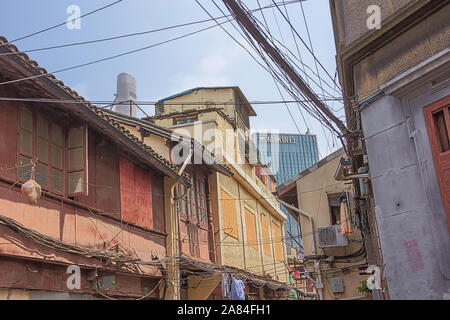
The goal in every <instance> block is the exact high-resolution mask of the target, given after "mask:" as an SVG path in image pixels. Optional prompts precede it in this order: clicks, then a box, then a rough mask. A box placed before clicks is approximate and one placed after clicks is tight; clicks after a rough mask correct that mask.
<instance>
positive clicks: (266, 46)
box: [223, 0, 349, 136]
mask: <svg viewBox="0 0 450 320" xmlns="http://www.w3.org/2000/svg"><path fill="white" fill-rule="evenodd" d="M223 2H224V3H225V5H226V6H227V7H228V9H229V10H230V11H231V12H232V13H234V16H235V18H236V20H237V21H238V22H239V23H240V24H241V25H242V26H243V27H244V28H245V29H246V30H247V32H248V33H250V35H251V36H252V37H253V39H255V40H256V41H257V42H258V43H259V44H260V45H261V47H262V48H263V50H264V51H265V52H266V53H267V54H268V55H269V56H270V58H271V59H272V61H273V62H275V63H276V64H277V65H279V66H280V68H281V69H282V70H283V71H284V72H285V73H286V75H287V76H289V78H290V79H291V80H292V81H293V82H294V84H295V85H296V86H297V89H299V90H300V91H301V92H303V93H304V94H305V95H306V96H307V97H308V98H309V99H310V100H311V101H312V102H313V103H314V104H315V105H316V107H317V108H319V109H320V110H321V111H322V113H323V114H324V115H325V116H326V117H327V118H328V119H330V120H331V121H332V122H333V123H334V124H335V125H336V126H337V127H338V128H339V130H340V131H341V132H342V134H343V135H344V136H346V135H347V134H348V133H349V131H348V129H347V127H346V126H345V124H344V123H343V122H342V121H341V120H340V119H339V118H338V117H336V116H335V115H334V114H333V113H332V112H331V111H330V109H329V108H328V107H327V106H326V105H325V104H324V103H323V102H322V101H320V99H319V97H318V96H317V95H316V94H315V93H314V92H313V91H312V90H311V88H309V86H308V85H307V84H306V83H305V82H304V81H303V79H302V77H301V76H300V75H299V74H298V73H297V72H296V71H295V69H294V68H293V67H292V66H291V64H290V63H289V62H287V61H286V60H285V59H284V58H283V57H282V55H281V54H280V52H279V51H278V50H277V49H275V48H274V47H273V46H272V45H271V44H270V43H269V42H268V41H267V39H266V38H265V37H264V36H263V35H262V34H261V32H260V31H259V30H258V28H256V26H255V24H254V23H253V21H251V20H250V18H249V17H248V15H247V13H246V11H245V10H244V9H243V8H242V7H241V6H240V5H239V4H238V3H237V2H236V1H235V0H223Z"/></svg>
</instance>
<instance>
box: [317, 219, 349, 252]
mask: <svg viewBox="0 0 450 320" xmlns="http://www.w3.org/2000/svg"><path fill="white" fill-rule="evenodd" d="M340 231H341V225H339V224H338V225H334V226H328V227H317V228H316V233H317V239H318V242H319V248H330V247H346V246H348V240H347V237H346V236H344V235H343V234H342V233H340Z"/></svg>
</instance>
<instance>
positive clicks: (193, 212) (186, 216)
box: [176, 173, 210, 229]
mask: <svg viewBox="0 0 450 320" xmlns="http://www.w3.org/2000/svg"><path fill="white" fill-rule="evenodd" d="M191 183H192V187H191V188H189V189H188V190H187V194H186V196H184V197H183V198H182V199H180V200H178V201H177V204H176V210H177V211H178V214H179V216H180V217H181V218H182V219H183V220H186V221H190V222H192V223H196V224H197V225H199V226H200V227H202V228H204V229H207V227H208V218H209V215H210V212H209V206H208V192H209V188H208V177H207V176H206V175H204V174H197V173H194V174H192V177H191ZM200 183H203V188H204V191H203V192H202V191H201V185H200ZM185 191H186V187H185V186H184V185H181V184H178V185H177V187H176V194H177V195H182V194H184V193H185ZM202 203H204V206H203V205H202ZM184 205H186V212H183V208H184ZM203 213H204V214H203Z"/></svg>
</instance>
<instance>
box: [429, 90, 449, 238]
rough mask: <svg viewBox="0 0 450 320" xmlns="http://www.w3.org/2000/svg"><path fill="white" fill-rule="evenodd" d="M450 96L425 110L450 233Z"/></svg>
mask: <svg viewBox="0 0 450 320" xmlns="http://www.w3.org/2000/svg"><path fill="white" fill-rule="evenodd" d="M449 108H450V96H447V97H446V98H444V99H442V100H439V101H437V102H435V103H433V104H432V105H429V106H428V107H426V108H425V109H424V112H425V120H426V123H427V127H428V136H429V138H430V144H431V150H432V152H433V158H434V166H435V168H436V174H437V178H438V181H439V187H440V189H441V197H442V203H443V204H444V209H445V214H446V216H447V227H448V230H449V231H450V140H449V132H450V114H449Z"/></svg>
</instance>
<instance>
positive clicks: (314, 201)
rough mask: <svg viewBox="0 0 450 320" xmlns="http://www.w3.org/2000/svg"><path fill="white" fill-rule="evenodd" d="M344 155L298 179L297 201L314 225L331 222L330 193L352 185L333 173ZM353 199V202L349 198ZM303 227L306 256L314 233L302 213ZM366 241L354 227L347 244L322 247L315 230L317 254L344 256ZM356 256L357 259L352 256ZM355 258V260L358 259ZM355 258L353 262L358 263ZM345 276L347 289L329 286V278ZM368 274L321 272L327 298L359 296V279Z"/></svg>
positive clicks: (337, 266)
mask: <svg viewBox="0 0 450 320" xmlns="http://www.w3.org/2000/svg"><path fill="white" fill-rule="evenodd" d="M342 156H345V155H341V156H338V157H336V158H335V159H333V160H331V161H329V162H327V163H326V164H324V165H323V166H320V167H318V168H317V169H316V170H314V171H312V172H310V173H309V174H307V175H306V176H304V177H302V178H300V179H299V180H297V194H298V203H299V206H300V208H301V209H302V210H304V211H306V212H307V213H309V214H311V215H312V217H313V221H314V227H315V228H317V227H319V226H329V225H331V215H330V206H329V202H328V196H329V195H330V196H334V195H340V194H341V193H342V191H344V190H345V189H349V188H350V190H353V189H352V185H351V181H350V182H343V181H336V180H334V174H335V172H336V168H337V166H338V164H339V161H340V159H341V157H342ZM350 202H352V201H351V200H350ZM300 222H301V230H302V233H303V247H304V253H305V256H308V255H312V254H313V253H312V236H311V231H310V224H309V220H308V219H307V218H306V217H303V216H301V217H300ZM362 245H363V242H362V236H361V232H360V231H359V230H358V229H355V230H354V233H353V234H352V235H351V236H349V245H348V246H347V247H337V248H325V249H319V248H318V242H317V234H316V247H317V254H318V255H323V254H326V255H328V256H330V255H336V256H344V255H349V254H351V253H354V252H356V251H358V250H359V249H360V248H361V246H362ZM353 260H355V259H353ZM355 261H356V260H355ZM358 263H359V262H356V263H354V264H358ZM351 264H353V263H344V264H342V263H335V265H334V266H333V267H332V268H339V267H341V266H343V265H351ZM307 267H308V269H309V270H310V271H313V270H314V266H313V263H309V264H308V265H307ZM321 269H322V270H327V269H330V266H329V265H328V264H324V263H322V264H321ZM332 277H342V278H343V281H344V287H345V292H344V293H342V294H333V293H332V291H331V288H330V282H329V281H330V278H332ZM367 278H368V276H366V275H364V276H360V275H359V270H358V269H357V268H356V269H351V272H350V273H348V274H343V273H342V272H341V271H333V272H331V271H324V272H323V274H322V282H323V284H324V289H323V293H324V298H325V299H341V298H349V297H355V296H359V295H361V294H359V293H358V292H357V291H356V287H358V286H359V285H360V283H359V282H360V281H362V280H365V279H367Z"/></svg>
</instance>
